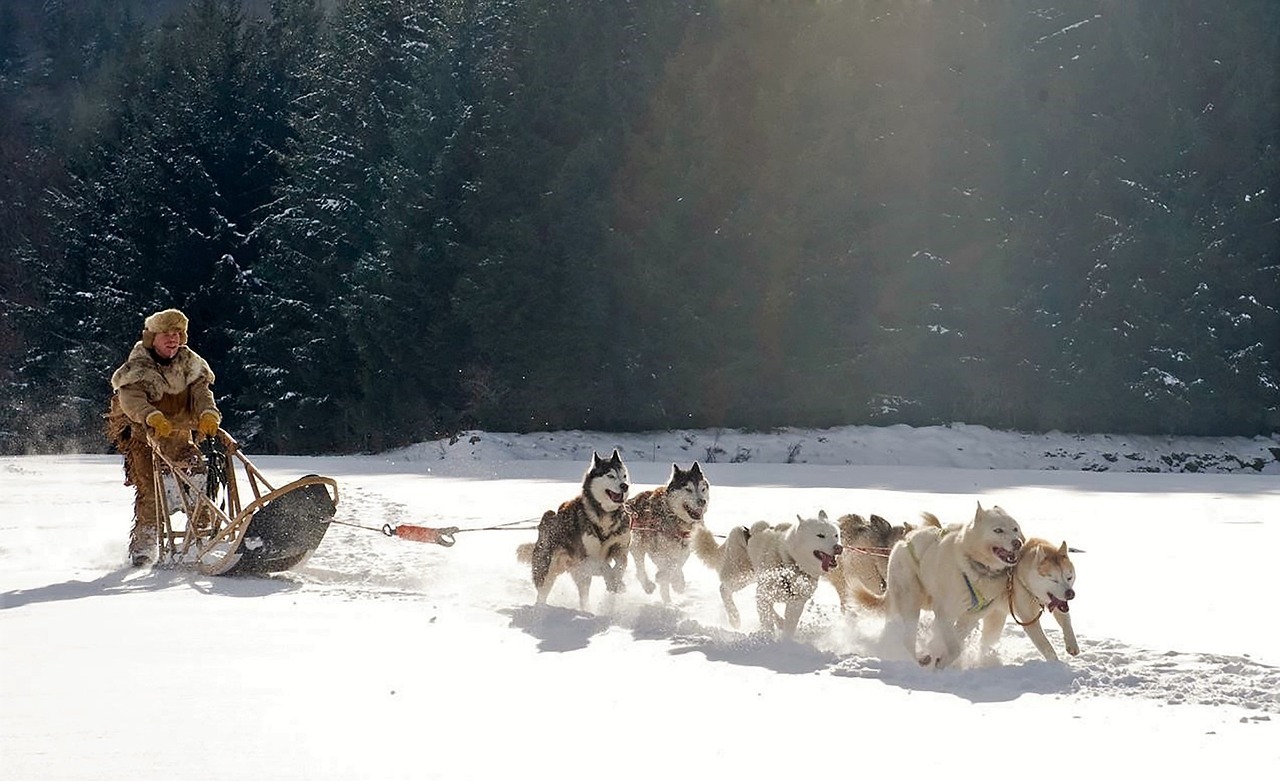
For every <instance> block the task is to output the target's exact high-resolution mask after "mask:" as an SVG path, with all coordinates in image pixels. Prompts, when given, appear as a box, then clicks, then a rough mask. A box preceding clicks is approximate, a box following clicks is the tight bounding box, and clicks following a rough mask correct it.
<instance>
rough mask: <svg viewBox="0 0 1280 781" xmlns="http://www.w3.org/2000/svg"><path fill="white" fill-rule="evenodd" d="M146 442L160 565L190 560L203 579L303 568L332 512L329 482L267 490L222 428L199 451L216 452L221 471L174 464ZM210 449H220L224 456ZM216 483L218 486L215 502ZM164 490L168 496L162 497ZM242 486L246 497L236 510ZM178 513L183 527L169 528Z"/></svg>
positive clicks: (334, 498)
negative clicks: (152, 477) (151, 470)
mask: <svg viewBox="0 0 1280 781" xmlns="http://www.w3.org/2000/svg"><path fill="white" fill-rule="evenodd" d="M148 441H149V442H150V443H151V445H152V452H153V454H154V456H155V458H154V459H153V463H154V464H155V480H156V488H157V495H158V497H159V501H158V502H157V511H158V515H159V518H158V521H159V527H160V558H161V562H167V563H170V564H178V563H181V562H189V561H192V560H194V561H195V563H196V565H197V567H198V568H199V570H200V572H201V573H203V574H205V575H265V574H269V573H272V572H282V571H284V570H287V569H291V568H293V567H296V566H298V565H299V564H301V563H302V562H304V561H306V559H307V557H308V556H310V555H311V553H312V552H313V551H314V550H315V549H316V548H317V547H318V546H319V545H320V542H321V540H323V539H324V535H325V532H326V531H328V529H329V523H330V522H331V521H332V520H333V517H334V515H335V514H336V513H337V507H338V484H337V481H335V480H334V479H333V478H330V477H322V476H320V475H307V476H306V477H302V478H299V479H297V480H294V481H293V482H291V483H288V484H286V485H283V486H281V487H280V488H274V487H273V486H272V485H271V484H270V483H269V482H267V479H266V477H265V476H263V474H262V473H261V472H260V471H258V469H257V467H255V466H254V465H253V462H252V461H250V460H249V458H248V457H247V456H246V455H245V454H244V452H243V451H241V450H240V447H239V445H238V444H237V443H236V441H235V440H234V439H232V437H231V435H229V434H227V433H226V432H225V431H222V430H221V429H219V430H218V433H217V435H216V439H215V441H213V442H209V441H206V442H205V444H204V446H203V447H204V448H208V447H210V446H212V447H214V448H215V450H213V451H212V452H213V453H214V454H216V455H217V456H218V457H219V460H220V461H222V462H223V464H222V465H221V468H220V469H210V468H208V466H207V465H206V464H200V465H198V466H195V467H192V466H190V465H180V464H177V463H175V462H173V461H171V460H170V459H169V458H168V457H167V456H166V455H165V454H164V453H163V452H162V450H161V449H160V448H159V447H157V446H156V444H155V442H154V440H152V439H150V438H148ZM217 448H225V453H222V452H218V451H217ZM240 475H243V477H240ZM210 481H213V483H214V485H212V486H210V485H209V483H210ZM219 484H221V485H223V486H224V487H225V493H224V495H223V496H222V497H221V500H219V499H218V493H219V492H218V490H217V488H218V487H219ZM166 485H168V486H169V487H170V488H171V490H168V491H166V490H164V489H165V487H166ZM242 485H247V488H248V490H249V492H251V493H252V495H253V499H252V500H251V501H249V502H248V504H243V505H242V502H241V489H242ZM172 488H176V490H172ZM178 511H181V516H182V517H185V519H186V524H185V526H179V525H177V524H175V523H174V521H173V517H174V515H175V513H176V512H178Z"/></svg>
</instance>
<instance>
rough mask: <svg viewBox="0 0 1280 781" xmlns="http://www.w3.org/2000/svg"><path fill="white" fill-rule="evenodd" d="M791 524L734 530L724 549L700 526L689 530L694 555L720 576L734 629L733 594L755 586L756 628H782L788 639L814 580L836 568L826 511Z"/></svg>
mask: <svg viewBox="0 0 1280 781" xmlns="http://www.w3.org/2000/svg"><path fill="white" fill-rule="evenodd" d="M796 521H797V522H796V523H780V524H777V525H774V526H771V525H769V524H768V523H766V522H765V521H760V522H758V523H756V524H755V525H754V526H752V527H751V528H750V529H748V528H747V527H745V526H739V527H737V528H735V529H734V530H733V531H731V532H729V536H728V538H727V539H726V540H725V541H724V544H723V545H721V544H719V543H717V542H716V540H715V537H714V536H713V535H712V534H711V532H709V531H707V529H706V527H705V526H701V525H700V526H695V527H694V532H693V552H694V553H696V554H697V556H698V558H700V559H702V561H703V562H705V563H706V564H707V566H709V567H711V568H712V569H714V570H716V571H717V572H718V573H719V575H720V597H721V599H723V600H724V609H725V611H726V612H727V613H728V614H729V624H730V626H732V627H733V628H734V629H737V628H738V624H739V622H740V617H739V615H738V607H737V605H735V604H734V602H733V595H734V593H735V592H737V591H739V590H741V589H742V588H744V587H745V586H746V585H747V584H748V583H752V582H755V584H756V611H757V612H758V613H759V615H760V628H761V629H762V630H764V631H770V632H771V631H774V630H781V634H782V636H783V637H791V636H792V635H794V634H795V631H796V625H797V624H799V623H800V615H801V614H802V613H803V612H804V608H805V605H807V604H808V603H809V598H810V597H812V596H813V592H814V591H815V590H816V589H817V587H818V580H819V579H820V578H821V577H822V575H823V573H825V572H828V571H830V570H831V569H832V568H834V567H835V566H836V561H837V557H838V556H839V555H840V552H841V548H840V529H839V527H837V526H836V525H835V524H834V523H832V522H831V521H829V520H827V514H826V512H825V511H820V512H819V513H818V517H817V518H801V517H799V516H796ZM778 602H782V603H783V604H784V605H785V608H784V613H783V615H782V616H779V615H778V614H777V612H776V611H775V609H774V604H776V603H778Z"/></svg>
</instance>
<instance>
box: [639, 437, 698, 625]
mask: <svg viewBox="0 0 1280 781" xmlns="http://www.w3.org/2000/svg"><path fill="white" fill-rule="evenodd" d="M710 498H711V484H710V483H708V482H707V478H706V477H705V476H704V475H703V474H702V467H701V466H699V465H698V462H697V461H695V462H693V466H692V467H690V468H689V469H687V470H686V469H681V468H680V465H679V464H672V465H671V478H670V479H669V480H668V481H667V484H666V485H664V486H659V487H657V488H654V489H653V490H651V491H645V492H643V493H640V494H636V495H635V496H633V497H632V498H630V499H628V500H627V503H626V506H625V508H624V509H623V513H624V514H625V515H626V516H627V520H628V522H629V523H630V525H631V559H632V561H634V562H635V565H636V578H637V579H638V580H639V581H640V585H641V586H642V587H644V592H645V593H646V594H652V593H653V590H654V588H655V583H654V580H656V581H657V583H656V587H657V588H658V589H659V591H660V593H661V595H662V602H663V604H668V605H669V604H671V589H675V590H676V591H677V592H678V593H683V592H684V585H685V583H684V563H685V562H686V561H688V560H689V538H690V535H691V534H692V533H693V527H694V525H695V524H700V523H702V518H703V516H704V515H705V514H706V512H707V502H708V501H709V500H710ZM646 556H647V557H648V558H650V559H653V566H654V579H650V578H649V571H648V570H647V569H646V568H645V557H646Z"/></svg>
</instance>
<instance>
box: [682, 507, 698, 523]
mask: <svg viewBox="0 0 1280 781" xmlns="http://www.w3.org/2000/svg"><path fill="white" fill-rule="evenodd" d="M684 509H685V512H687V513H689V517H690V518H692V519H694V520H695V521H700V520H702V511H701V510H698V509H695V508H693V507H687V506H686V507H685V508H684Z"/></svg>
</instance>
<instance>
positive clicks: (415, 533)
mask: <svg viewBox="0 0 1280 781" xmlns="http://www.w3.org/2000/svg"><path fill="white" fill-rule="evenodd" d="M382 533H383V534H385V535H387V536H388V537H399V538H400V539H402V540H409V541H410V542H434V543H435V544H436V545H441V546H443V547H446V548H451V547H453V544H454V543H455V542H457V540H455V539H454V538H453V535H455V534H457V533H458V527H457V526H447V527H445V528H443V529H433V528H431V527H430V526H411V525H409V524H403V525H401V526H392V525H391V524H389V523H387V524H383V526H382Z"/></svg>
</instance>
